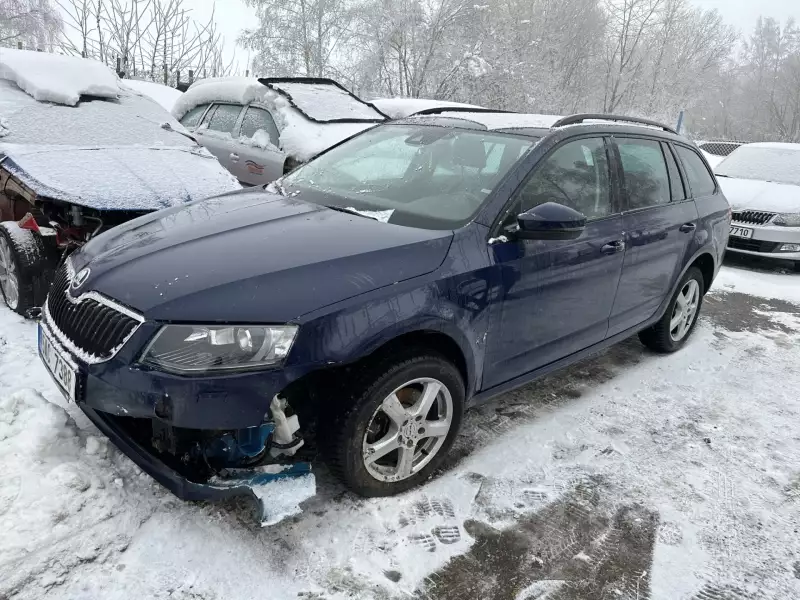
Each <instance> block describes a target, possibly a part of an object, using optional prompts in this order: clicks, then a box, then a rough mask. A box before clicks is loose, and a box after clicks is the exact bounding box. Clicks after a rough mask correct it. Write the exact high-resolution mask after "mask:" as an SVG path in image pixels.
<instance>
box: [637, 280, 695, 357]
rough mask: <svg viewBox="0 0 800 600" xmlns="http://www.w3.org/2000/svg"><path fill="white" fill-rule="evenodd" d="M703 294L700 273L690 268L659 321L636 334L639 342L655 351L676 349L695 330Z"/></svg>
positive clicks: (672, 350) (673, 350) (665, 351)
mask: <svg viewBox="0 0 800 600" xmlns="http://www.w3.org/2000/svg"><path fill="white" fill-rule="evenodd" d="M704 295H705V280H704V279H703V273H702V272H701V271H700V269H698V268H697V267H691V268H690V269H689V270H688V271H687V272H686V274H685V275H684V276H683V279H681V282H680V284H679V285H678V289H677V291H676V292H675V294H674V295H673V296H672V299H671V300H670V303H669V306H668V308H667V310H666V311H665V312H664V316H663V317H661V320H660V321H659V322H658V323H656V324H655V325H653V326H652V327H649V328H648V329H645V330H644V331H641V332H640V333H639V339H640V340H641V342H642V343H643V344H644V345H645V346H647V347H648V348H650V349H651V350H655V351H656V352H663V353H668V352H675V351H676V350H679V349H680V348H681V347H682V346H683V345H684V344H685V343H686V340H688V339H689V336H690V335H691V334H692V331H694V327H695V325H696V324H697V317H698V315H699V314H700V307H701V306H702V304H703V296H704Z"/></svg>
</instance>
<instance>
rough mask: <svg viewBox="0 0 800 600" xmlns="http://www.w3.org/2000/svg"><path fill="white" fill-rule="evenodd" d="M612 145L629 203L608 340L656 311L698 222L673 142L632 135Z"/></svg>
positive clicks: (670, 287)
mask: <svg viewBox="0 0 800 600" xmlns="http://www.w3.org/2000/svg"><path fill="white" fill-rule="evenodd" d="M613 141H614V147H615V151H616V153H617V156H618V158H619V160H618V161H617V162H618V165H619V171H620V172H619V178H620V181H621V182H622V188H623V194H624V197H625V200H626V206H625V216H624V220H625V230H626V231H627V234H628V247H627V249H626V250H625V261H624V263H623V266H622V278H621V279H620V283H619V290H618V292H617V297H616V300H615V302H614V308H613V310H612V312H611V319H610V321H609V329H608V335H609V336H612V335H616V334H617V333H620V332H622V331H625V330H627V329H630V328H632V327H635V326H637V325H640V324H641V323H644V322H645V321H647V320H648V319H649V318H650V317H652V316H653V315H654V314H655V313H656V311H657V310H658V309H659V307H660V306H661V304H662V302H663V301H664V298H665V297H666V296H667V295H668V294H669V293H670V292H671V290H672V286H673V284H674V282H675V279H676V278H677V277H678V276H679V275H680V272H681V268H682V266H683V265H684V264H685V262H686V255H687V253H688V252H689V245H690V243H691V241H692V237H693V234H694V232H695V231H696V229H697V220H698V214H697V207H696V206H695V204H694V202H693V201H692V200H691V199H690V198H689V196H690V194H688V193H687V190H686V186H685V185H684V182H683V179H682V177H681V174H680V171H679V169H678V165H677V161H676V159H675V156H674V154H673V152H672V150H671V147H670V145H669V144H667V143H664V142H662V141H660V140H658V139H653V138H647V137H633V136H631V137H626V136H615V137H614V138H613Z"/></svg>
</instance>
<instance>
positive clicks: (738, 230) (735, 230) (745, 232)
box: [731, 225, 753, 238]
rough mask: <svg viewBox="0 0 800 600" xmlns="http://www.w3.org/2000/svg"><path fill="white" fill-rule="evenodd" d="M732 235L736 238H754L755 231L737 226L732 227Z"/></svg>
mask: <svg viewBox="0 0 800 600" xmlns="http://www.w3.org/2000/svg"><path fill="white" fill-rule="evenodd" d="M731 235H735V236H736V237H743V238H751V237H753V230H752V229H748V228H747V227H736V225H731Z"/></svg>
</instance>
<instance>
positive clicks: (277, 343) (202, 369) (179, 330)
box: [141, 325, 297, 375]
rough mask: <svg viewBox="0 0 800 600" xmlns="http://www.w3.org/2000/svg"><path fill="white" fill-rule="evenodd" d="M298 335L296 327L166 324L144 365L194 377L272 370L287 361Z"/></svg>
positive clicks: (145, 354) (143, 360)
mask: <svg viewBox="0 0 800 600" xmlns="http://www.w3.org/2000/svg"><path fill="white" fill-rule="evenodd" d="M296 336H297V326H295V325H234V326H214V325H209V326H206V325H165V326H164V327H162V328H161V330H160V331H159V332H158V333H157V334H156V336H155V338H153V341H151V342H150V344H149V345H148V346H147V349H146V350H145V351H144V354H143V355H142V358H141V363H142V364H143V365H147V366H150V367H154V368H156V369H159V370H161V371H168V372H170V373H178V374H194V375H196V374H199V373H207V372H212V371H242V370H247V369H257V368H260V367H261V368H263V367H269V366H274V365H277V364H280V363H281V362H283V360H284V359H285V358H286V356H287V355H288V354H289V350H291V348H292V343H293V342H294V338H295V337H296Z"/></svg>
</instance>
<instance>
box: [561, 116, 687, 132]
mask: <svg viewBox="0 0 800 600" xmlns="http://www.w3.org/2000/svg"><path fill="white" fill-rule="evenodd" d="M584 121H615V122H619V123H638V124H639V125H649V126H650V127H658V128H659V129H663V130H664V131H668V132H669V133H674V134H675V135H680V134H679V133H678V132H677V131H675V129H673V128H672V127H670V126H669V125H664V124H663V123H659V122H658V121H653V120H651V119H642V118H640V117H623V116H620V115H604V114H600V113H581V114H577V115H570V116H568V117H564V118H562V119H559V120H558V121H556V122H555V123H553V125H552V128H553V129H555V128H556V127H564V126H565V125H577V124H578V123H583V122H584Z"/></svg>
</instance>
